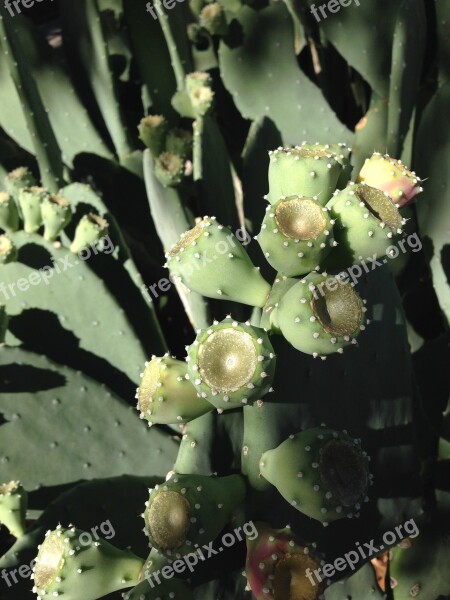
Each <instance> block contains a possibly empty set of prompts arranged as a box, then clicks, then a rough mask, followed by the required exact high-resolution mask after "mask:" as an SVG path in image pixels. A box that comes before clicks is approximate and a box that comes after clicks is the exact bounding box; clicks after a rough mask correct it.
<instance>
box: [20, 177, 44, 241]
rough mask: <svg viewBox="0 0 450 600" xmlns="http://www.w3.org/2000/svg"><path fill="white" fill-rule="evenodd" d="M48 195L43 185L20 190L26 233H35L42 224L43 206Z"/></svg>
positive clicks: (21, 210)
mask: <svg viewBox="0 0 450 600" xmlns="http://www.w3.org/2000/svg"><path fill="white" fill-rule="evenodd" d="M46 195H47V192H46V191H45V190H44V188H41V187H31V188H23V189H21V190H20V192H19V206H20V212H21V214H22V217H23V221H24V227H23V228H24V230H25V231H26V233H35V232H36V231H38V229H39V228H40V226H41V225H42V212H41V206H42V203H43V201H44V198H45V197H46Z"/></svg>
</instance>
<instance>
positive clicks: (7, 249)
mask: <svg viewBox="0 0 450 600" xmlns="http://www.w3.org/2000/svg"><path fill="white" fill-rule="evenodd" d="M16 259H17V248H16V247H15V245H14V243H13V242H12V240H11V239H10V238H9V237H8V236H7V235H0V264H3V265H6V264H7V263H10V262H13V261H15V260H16Z"/></svg>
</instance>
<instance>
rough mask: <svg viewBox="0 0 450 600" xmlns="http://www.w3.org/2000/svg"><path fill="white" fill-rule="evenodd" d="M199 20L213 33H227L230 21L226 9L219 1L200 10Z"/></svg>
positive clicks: (202, 25)
mask: <svg viewBox="0 0 450 600" xmlns="http://www.w3.org/2000/svg"><path fill="white" fill-rule="evenodd" d="M199 22H200V25H201V27H204V28H205V29H206V30H207V31H209V33H210V34H211V35H226V33H227V32H228V23H227V20H226V16H225V12H224V9H223V8H222V6H221V4H220V3H219V2H211V3H210V4H207V5H206V6H204V7H203V8H202V10H201V12H200V17H199Z"/></svg>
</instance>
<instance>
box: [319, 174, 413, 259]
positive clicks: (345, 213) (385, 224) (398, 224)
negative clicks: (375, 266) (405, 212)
mask: <svg viewBox="0 0 450 600" xmlns="http://www.w3.org/2000/svg"><path fill="white" fill-rule="evenodd" d="M327 208H329V209H330V213H331V218H332V219H333V220H334V221H336V222H335V225H334V230H333V231H334V237H335V239H336V241H337V243H338V245H337V247H336V248H334V249H333V251H332V252H331V253H330V254H329V256H328V258H327V259H326V260H325V263H324V264H325V266H326V267H327V268H328V269H339V268H344V267H349V266H350V265H354V264H356V263H358V262H360V261H361V260H367V258H369V260H370V258H372V257H373V256H375V255H376V258H382V257H383V256H386V254H387V253H388V248H389V246H391V244H392V243H393V242H395V241H396V239H397V238H398V236H399V235H400V234H401V233H403V225H404V224H405V222H406V221H405V220H404V219H403V218H402V216H401V214H400V213H399V211H398V208H397V207H396V206H395V204H394V202H393V201H392V199H391V197H390V196H389V194H388V193H387V192H382V191H381V190H378V189H376V188H373V187H371V186H369V185H366V184H365V183H359V184H356V183H353V182H351V183H350V184H349V185H348V186H347V187H346V188H345V189H344V190H342V191H336V192H335V194H334V196H333V198H332V199H331V200H330V202H329V203H328V204H327Z"/></svg>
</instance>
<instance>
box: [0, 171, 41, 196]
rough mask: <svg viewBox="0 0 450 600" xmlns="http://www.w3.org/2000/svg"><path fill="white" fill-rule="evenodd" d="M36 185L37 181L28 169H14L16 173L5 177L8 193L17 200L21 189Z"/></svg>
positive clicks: (12, 172) (13, 172)
mask: <svg viewBox="0 0 450 600" xmlns="http://www.w3.org/2000/svg"><path fill="white" fill-rule="evenodd" d="M36 185H37V182H36V179H35V177H34V175H33V173H32V172H31V171H30V170H29V169H28V167H18V168H17V169H14V171H11V172H10V173H8V175H7V176H6V177H5V187H6V191H7V192H8V193H9V194H11V196H12V197H13V198H14V199H15V200H18V197H19V192H20V190H21V189H23V188H32V187H35V186H36Z"/></svg>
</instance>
